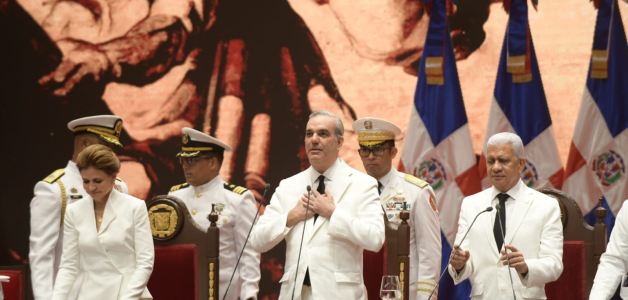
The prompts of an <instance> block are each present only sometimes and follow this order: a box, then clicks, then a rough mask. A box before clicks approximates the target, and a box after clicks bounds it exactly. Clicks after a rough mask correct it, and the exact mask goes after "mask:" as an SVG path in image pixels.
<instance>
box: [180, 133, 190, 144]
mask: <svg viewBox="0 0 628 300" xmlns="http://www.w3.org/2000/svg"><path fill="white" fill-rule="evenodd" d="M181 141H182V142H183V145H185V144H187V143H188V142H189V141H190V136H189V135H188V134H187V133H184V134H183V137H182V138H181Z"/></svg>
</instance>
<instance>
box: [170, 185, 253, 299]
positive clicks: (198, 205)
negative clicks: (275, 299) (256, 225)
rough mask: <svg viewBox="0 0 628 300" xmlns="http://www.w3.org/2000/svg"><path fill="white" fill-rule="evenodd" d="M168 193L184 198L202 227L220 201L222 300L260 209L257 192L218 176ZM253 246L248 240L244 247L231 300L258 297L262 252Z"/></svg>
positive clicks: (229, 295) (220, 289) (230, 295)
mask: <svg viewBox="0 0 628 300" xmlns="http://www.w3.org/2000/svg"><path fill="white" fill-rule="evenodd" d="M241 191H244V192H241ZM237 192H240V193H237ZM168 195H172V196H175V197H177V198H179V199H181V200H183V202H184V203H185V205H186V206H187V208H188V210H189V211H190V213H191V214H192V218H193V219H194V221H196V223H198V224H199V225H200V226H201V227H202V228H208V227H209V225H210V223H209V220H208V219H207V215H209V213H211V210H212V203H215V204H217V210H220V208H221V209H222V211H221V212H219V217H218V222H217V226H218V228H220V283H219V284H220V286H219V291H220V299H222V297H223V295H224V292H225V291H226V289H227V286H228V285H229V279H231V274H232V273H233V269H234V268H235V265H236V262H237V260H238V256H239V255H240V252H241V251H242V245H244V241H245V240H246V236H247V235H248V233H249V229H250V228H251V224H252V223H253V218H254V217H255V212H256V211H257V207H256V201H255V197H254V196H253V193H251V192H250V191H248V190H245V189H244V188H239V187H237V186H234V185H230V184H228V183H226V182H225V181H224V180H222V177H220V175H218V176H216V177H215V178H214V179H212V180H211V181H209V182H208V183H206V184H203V185H201V186H197V187H194V186H187V187H183V188H181V189H179V190H176V191H173V192H170V193H168ZM250 245H251V244H250V243H247V245H246V247H245V249H244V253H243V254H242V258H241V259H240V264H239V266H238V270H237V271H236V273H235V275H234V277H233V281H232V282H231V287H229V294H228V295H227V298H226V299H227V300H236V299H238V296H239V297H240V299H243V300H244V299H249V298H253V299H256V297H257V293H258V292H259V281H260V277H261V274H260V254H259V253H257V252H256V251H255V250H253V248H251V246H250Z"/></svg>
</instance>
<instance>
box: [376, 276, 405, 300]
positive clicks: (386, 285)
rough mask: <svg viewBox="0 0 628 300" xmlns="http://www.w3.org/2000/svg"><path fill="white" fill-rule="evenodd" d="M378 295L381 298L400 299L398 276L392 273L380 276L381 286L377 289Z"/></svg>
mask: <svg viewBox="0 0 628 300" xmlns="http://www.w3.org/2000/svg"><path fill="white" fill-rule="evenodd" d="M379 296H380V297H381V298H382V300H399V299H401V284H400V283H399V277H398V276H394V275H384V276H382V286H381V288H380V290H379Z"/></svg>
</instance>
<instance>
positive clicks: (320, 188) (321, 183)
mask: <svg viewBox="0 0 628 300" xmlns="http://www.w3.org/2000/svg"><path fill="white" fill-rule="evenodd" d="M316 191H317V192H318V193H319V194H321V195H324V194H325V175H321V176H318V188H317V189H316ZM317 218H318V214H315V215H314V223H316V219H317Z"/></svg>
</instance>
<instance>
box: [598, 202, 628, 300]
mask: <svg viewBox="0 0 628 300" xmlns="http://www.w3.org/2000/svg"><path fill="white" fill-rule="evenodd" d="M626 203H628V201H624V205H623V206H622V207H621V209H620V210H619V213H618V214H617V219H616V220H615V227H614V228H613V232H612V233H611V241H610V242H609V243H608V246H606V252H604V254H602V257H601V258H600V266H599V267H598V268H597V273H596V274H595V279H594V280H593V288H591V295H590V296H589V299H590V300H608V299H610V298H611V297H612V296H613V295H614V294H615V290H616V289H617V286H618V285H619V284H620V282H621V278H622V276H623V275H626V273H627V272H628V208H627V207H628V204H626ZM626 289H627V288H622V289H621V291H620V295H621V297H622V299H628V295H626V294H627V292H628V291H627V290H626Z"/></svg>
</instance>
